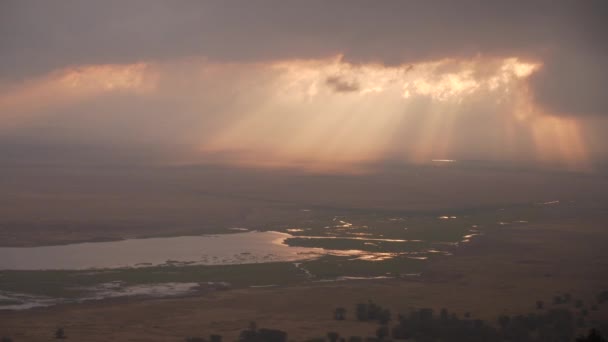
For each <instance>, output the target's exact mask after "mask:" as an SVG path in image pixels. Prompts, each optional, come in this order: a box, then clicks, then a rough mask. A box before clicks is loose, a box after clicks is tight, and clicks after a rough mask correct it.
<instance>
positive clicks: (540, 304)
mask: <svg viewBox="0 0 608 342" xmlns="http://www.w3.org/2000/svg"><path fill="white" fill-rule="evenodd" d="M544 307H545V302H543V301H542V300H537V301H536V309H537V310H542V309H543V308H544Z"/></svg>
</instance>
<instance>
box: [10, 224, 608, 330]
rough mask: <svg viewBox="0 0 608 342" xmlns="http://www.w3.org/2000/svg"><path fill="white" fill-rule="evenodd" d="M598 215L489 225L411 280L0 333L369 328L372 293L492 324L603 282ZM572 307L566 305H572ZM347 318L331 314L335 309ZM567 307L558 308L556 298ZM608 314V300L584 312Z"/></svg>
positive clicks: (122, 307) (242, 297) (61, 315)
mask: <svg viewBox="0 0 608 342" xmlns="http://www.w3.org/2000/svg"><path fill="white" fill-rule="evenodd" d="M603 222H606V220H605V219H601V220H600V219H598V218H597V217H595V218H594V219H593V220H591V219H590V220H587V221H585V220H580V219H578V220H572V221H567V220H566V221H564V220H562V221H560V222H546V223H542V224H534V223H531V224H528V225H524V226H517V227H516V226H505V227H504V228H501V229H499V230H493V231H491V232H488V233H487V234H486V235H484V236H482V237H481V238H479V239H477V240H474V241H473V242H472V243H471V244H469V245H466V246H464V247H462V248H459V249H457V250H456V252H455V255H454V256H451V257H446V258H441V259H439V260H436V261H434V262H431V263H430V265H429V267H428V269H427V270H426V271H425V272H424V273H423V275H422V276H421V277H419V278H414V279H410V280H403V279H400V280H381V281H350V282H334V283H309V284H304V285H300V286H293V287H284V288H265V289H264V288H257V289H240V290H229V291H218V292H213V293H209V294H205V295H201V296H196V297H185V298H177V299H154V300H152V299H148V300H141V299H123V300H111V301H102V302H89V303H85V304H70V305H61V306H56V307H50V308H43V309H34V310H29V311H21V312H0V336H1V335H9V336H11V337H12V338H13V339H14V340H15V341H48V340H52V339H53V332H54V331H55V329H56V328H57V327H60V326H61V327H64V328H65V330H66V333H67V335H68V338H69V340H72V341H183V340H184V338H185V337H188V336H203V337H204V336H208V335H209V334H211V333H217V334H221V335H223V336H224V338H225V340H228V341H231V340H234V339H235V338H236V337H237V336H238V333H239V332H240V331H241V330H243V329H245V328H246V327H247V326H248V324H249V322H250V321H256V322H257V324H258V326H259V327H269V328H277V329H282V330H285V331H287V332H288V333H289V338H290V340H296V341H301V340H305V339H307V338H312V337H317V336H325V334H326V333H327V332H328V331H337V332H339V333H340V334H341V335H343V336H352V335H358V336H369V335H373V333H374V331H375V328H376V326H375V325H374V324H371V323H369V324H368V323H359V322H357V321H356V320H355V319H354V315H353V311H354V305H355V304H356V303H358V302H363V301H367V300H368V299H372V300H374V301H375V302H377V303H379V304H381V305H383V306H386V307H389V308H390V309H391V310H392V312H393V313H394V314H395V313H397V312H407V311H408V310H409V309H411V308H420V307H431V308H435V309H440V308H442V307H445V308H448V309H449V310H450V311H454V312H457V313H459V315H460V316H462V314H463V313H465V312H470V313H471V315H472V317H473V318H481V319H486V320H490V321H494V320H495V318H496V316H497V315H498V314H500V313H503V312H504V313H509V314H515V313H528V312H533V311H535V310H536V309H535V302H536V301H537V300H543V301H544V302H545V303H546V304H545V305H546V307H547V308H552V307H560V305H552V304H551V302H552V298H553V296H555V295H559V294H563V293H566V292H568V293H571V295H572V297H573V298H574V299H579V298H580V299H582V300H584V302H585V306H587V307H588V306H589V305H590V304H592V303H594V302H595V296H596V295H597V293H599V291H601V290H606V289H608V249H607V248H606V246H607V243H608V229H606V226H605V224H604V223H603ZM570 305H571V304H570ZM340 306H342V307H345V308H347V310H348V312H347V319H346V320H345V321H334V320H332V311H333V309H334V308H336V307H340ZM562 306H564V307H565V305H562ZM590 315H591V317H590V319H592V320H593V319H598V320H606V319H608V304H604V305H603V307H602V306H600V308H599V310H598V311H592V312H591V313H590Z"/></svg>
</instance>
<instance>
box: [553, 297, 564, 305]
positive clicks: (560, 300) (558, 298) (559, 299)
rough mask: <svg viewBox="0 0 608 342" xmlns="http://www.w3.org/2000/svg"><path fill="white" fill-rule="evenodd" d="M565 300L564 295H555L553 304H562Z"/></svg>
mask: <svg viewBox="0 0 608 342" xmlns="http://www.w3.org/2000/svg"><path fill="white" fill-rule="evenodd" d="M562 302H563V300H562V297H561V296H555V297H553V304H556V305H557V304H561V303H562Z"/></svg>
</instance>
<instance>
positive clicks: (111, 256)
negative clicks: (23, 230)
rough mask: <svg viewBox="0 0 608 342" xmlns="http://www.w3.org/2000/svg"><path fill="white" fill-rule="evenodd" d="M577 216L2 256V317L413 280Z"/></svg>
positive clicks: (428, 222) (308, 223)
mask: <svg viewBox="0 0 608 342" xmlns="http://www.w3.org/2000/svg"><path fill="white" fill-rule="evenodd" d="M572 210H578V209H577V207H576V204H575V203H562V202H559V201H547V202H538V203H529V204H525V205H515V206H510V207H498V208H483V209H479V210H468V211H463V210H452V211H441V212H381V211H380V212H372V211H365V210H350V211H342V212H340V213H339V214H337V213H336V212H335V210H327V209H294V211H296V212H297V215H298V217H297V220H295V221H294V222H293V223H289V222H286V223H284V224H282V225H276V224H275V225H274V226H272V227H269V228H268V230H261V229H260V228H259V227H257V229H251V230H250V229H249V228H244V227H239V228H227V229H225V231H224V233H223V234H211V235H191V236H176V237H147V238H139V239H126V240H117V241H103V242H82V243H74V244H64V245H55V246H34V247H1V248H0V256H1V257H0V269H1V271H0V279H1V282H0V295H1V296H2V297H0V309H7V310H15V309H27V308H31V307H36V306H49V305H54V304H58V303H64V302H81V301H88V300H99V299H104V298H115V297H127V296H137V297H163V296H164V297H173V296H187V295H193V294H197V293H198V294H200V293H204V292H209V291H216V290H219V289H228V288H246V287H276V286H284V285H295V284H305V283H313V282H328V281H341V280H366V279H391V278H395V279H415V278H416V277H419V276H420V275H421V273H422V272H423V271H424V270H425V268H426V267H427V265H428V263H429V262H430V261H432V260H435V259H438V258H449V257H450V256H451V254H452V253H454V252H455V251H456V250H458V249H459V248H462V246H463V245H466V244H468V243H470V242H471V241H472V240H475V239H476V238H478V237H479V236H481V235H483V234H484V233H485V232H488V231H494V230H500V229H502V228H504V227H506V226H509V227H525V226H526V225H527V224H528V223H529V222H531V221H532V222H538V221H542V220H546V219H550V218H555V217H559V216H560V215H563V214H564V213H566V212H568V211H572Z"/></svg>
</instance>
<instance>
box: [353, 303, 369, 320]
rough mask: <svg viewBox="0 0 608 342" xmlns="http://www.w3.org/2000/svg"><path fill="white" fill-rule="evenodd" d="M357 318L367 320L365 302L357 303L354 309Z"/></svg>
mask: <svg viewBox="0 0 608 342" xmlns="http://www.w3.org/2000/svg"><path fill="white" fill-rule="evenodd" d="M355 312H356V315H357V320H359V321H367V319H368V317H367V304H363V303H359V304H357V307H356V309H355Z"/></svg>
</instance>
